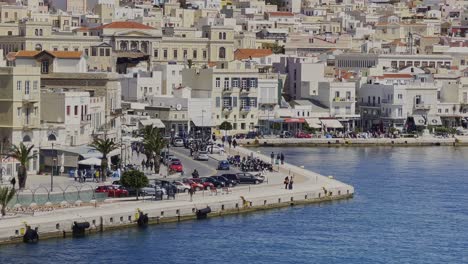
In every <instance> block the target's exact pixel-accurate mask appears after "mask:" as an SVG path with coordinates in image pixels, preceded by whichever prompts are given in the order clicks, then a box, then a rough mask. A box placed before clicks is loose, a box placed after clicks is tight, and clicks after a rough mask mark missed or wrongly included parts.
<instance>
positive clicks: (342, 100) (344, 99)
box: [333, 97, 355, 103]
mask: <svg viewBox="0 0 468 264" xmlns="http://www.w3.org/2000/svg"><path fill="white" fill-rule="evenodd" d="M333 102H350V103H354V102H355V100H354V97H335V98H333Z"/></svg>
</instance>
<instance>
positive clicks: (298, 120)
mask: <svg viewBox="0 0 468 264" xmlns="http://www.w3.org/2000/svg"><path fill="white" fill-rule="evenodd" d="M284 122H285V123H305V119H304V118H285V119H284Z"/></svg>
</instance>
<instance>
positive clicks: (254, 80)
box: [250, 79, 257, 88]
mask: <svg viewBox="0 0 468 264" xmlns="http://www.w3.org/2000/svg"><path fill="white" fill-rule="evenodd" d="M256 86H257V80H256V79H250V87H251V88H254V87H256Z"/></svg>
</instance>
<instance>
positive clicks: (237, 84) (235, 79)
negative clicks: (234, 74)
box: [232, 78, 239, 88]
mask: <svg viewBox="0 0 468 264" xmlns="http://www.w3.org/2000/svg"><path fill="white" fill-rule="evenodd" d="M232 87H236V88H237V87H239V79H238V78H232Z"/></svg>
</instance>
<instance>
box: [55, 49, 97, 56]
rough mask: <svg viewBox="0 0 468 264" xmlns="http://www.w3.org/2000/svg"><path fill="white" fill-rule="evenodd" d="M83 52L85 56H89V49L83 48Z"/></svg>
mask: <svg viewBox="0 0 468 264" xmlns="http://www.w3.org/2000/svg"><path fill="white" fill-rule="evenodd" d="M54 50H55V49H54ZM84 53H85V55H86V56H89V49H85V50H84Z"/></svg>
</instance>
